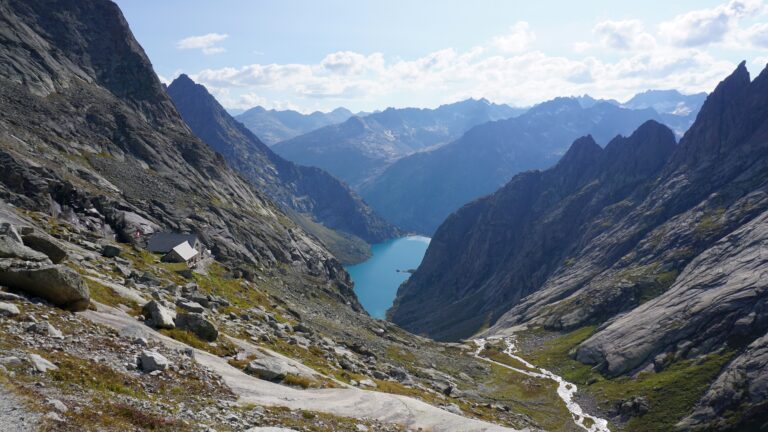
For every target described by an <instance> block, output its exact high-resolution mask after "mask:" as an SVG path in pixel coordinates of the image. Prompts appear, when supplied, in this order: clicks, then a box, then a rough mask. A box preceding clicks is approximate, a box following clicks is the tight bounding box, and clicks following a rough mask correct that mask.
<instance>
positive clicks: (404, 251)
mask: <svg viewBox="0 0 768 432" xmlns="http://www.w3.org/2000/svg"><path fill="white" fill-rule="evenodd" d="M429 240H430V238H429V237H422V236H409V237H402V238H399V239H394V240H389V241H386V242H384V243H377V244H374V245H372V246H371V252H372V253H373V255H372V256H371V257H370V258H369V259H368V260H367V261H364V262H362V263H360V264H356V265H353V266H349V267H347V272H349V275H350V276H352V280H353V281H354V282H355V293H357V297H358V299H360V303H361V304H362V305H363V307H364V308H365V310H366V311H368V313H369V314H371V316H373V317H376V318H382V319H383V318H384V315H385V314H386V312H387V309H389V307H390V306H392V302H393V301H394V300H395V295H397V288H398V287H399V286H400V284H401V283H403V282H404V281H405V280H406V279H408V277H409V276H410V275H411V274H410V273H408V272H406V270H411V269H415V268H416V267H418V266H419V264H420V263H421V260H422V259H423V258H424V253H425V252H426V251H427V246H429ZM398 270H400V271H399V272H398Z"/></svg>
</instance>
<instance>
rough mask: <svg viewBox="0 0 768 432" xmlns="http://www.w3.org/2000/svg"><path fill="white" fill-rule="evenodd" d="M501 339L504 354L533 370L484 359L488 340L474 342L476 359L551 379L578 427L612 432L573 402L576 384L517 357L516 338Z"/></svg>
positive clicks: (591, 431)
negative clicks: (503, 345) (504, 346)
mask: <svg viewBox="0 0 768 432" xmlns="http://www.w3.org/2000/svg"><path fill="white" fill-rule="evenodd" d="M501 339H502V340H503V341H504V344H505V345H506V348H505V349H504V354H506V355H508V356H509V357H510V358H512V359H514V360H517V361H518V362H520V363H522V364H524V365H525V367H527V368H529V369H532V370H524V369H518V368H516V367H513V366H509V365H506V364H504V363H499V362H497V361H494V360H491V359H489V358H486V357H482V356H481V355H480V353H481V352H482V351H483V348H484V347H485V343H486V342H487V339H475V340H474V343H475V345H476V346H477V350H475V357H476V358H478V359H481V360H485V361H487V362H489V363H493V364H495V365H498V366H501V367H504V368H507V369H509V370H513V371H515V372H518V373H521V374H524V375H528V376H530V377H534V378H540V379H550V380H552V381H555V382H556V383H557V395H558V396H559V397H560V399H562V400H563V402H564V403H565V406H566V407H567V408H568V411H570V413H571V417H573V421H574V422H575V423H576V425H577V426H579V427H581V428H582V429H584V430H585V431H587V432H611V431H610V429H608V421H607V420H605V419H601V418H599V417H595V416H593V415H589V414H587V413H585V412H584V410H583V409H582V408H581V406H579V404H578V403H576V402H575V401H574V400H573V397H574V395H575V394H576V392H577V391H578V387H576V384H573V383H570V382H568V381H566V380H564V379H563V378H562V377H561V376H559V375H556V374H554V373H552V372H550V371H548V370H546V369H543V368H539V367H536V366H534V365H532V364H531V363H529V362H528V361H526V360H525V359H524V358H522V357H520V356H518V355H516V354H515V353H516V352H517V348H516V346H515V339H514V337H504V338H501ZM534 371H537V372H534Z"/></svg>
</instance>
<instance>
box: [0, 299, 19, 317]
mask: <svg viewBox="0 0 768 432" xmlns="http://www.w3.org/2000/svg"><path fill="white" fill-rule="evenodd" d="M19 313H20V312H19V308H18V307H16V305H15V304H12V303H5V302H0V317H12V316H16V315H18V314H19Z"/></svg>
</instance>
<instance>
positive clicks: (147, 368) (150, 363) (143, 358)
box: [136, 351, 170, 373]
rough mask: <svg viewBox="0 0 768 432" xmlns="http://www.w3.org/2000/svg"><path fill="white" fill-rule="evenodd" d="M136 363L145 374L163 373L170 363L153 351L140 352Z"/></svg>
mask: <svg viewBox="0 0 768 432" xmlns="http://www.w3.org/2000/svg"><path fill="white" fill-rule="evenodd" d="M136 363H137V366H138V367H139V368H140V369H141V370H143V371H144V372H147V373H150V372H154V371H163V370H165V369H167V368H168V366H169V365H170V361H168V359H167V358H165V356H164V355H162V354H160V353H158V352H155V351H142V352H141V354H140V355H139V357H138V359H137V362H136Z"/></svg>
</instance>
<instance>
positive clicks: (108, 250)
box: [101, 244, 123, 258]
mask: <svg viewBox="0 0 768 432" xmlns="http://www.w3.org/2000/svg"><path fill="white" fill-rule="evenodd" d="M122 252H123V250H122V249H120V248H119V247H118V246H115V245H110V244H108V245H104V247H102V248H101V256H103V257H106V258H115V257H117V256H120V253H122Z"/></svg>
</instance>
